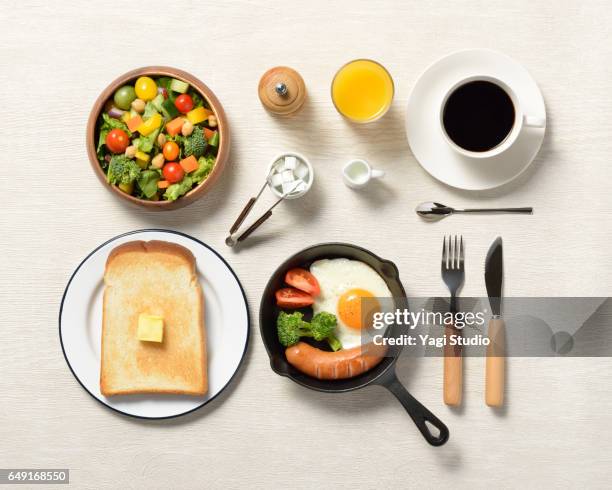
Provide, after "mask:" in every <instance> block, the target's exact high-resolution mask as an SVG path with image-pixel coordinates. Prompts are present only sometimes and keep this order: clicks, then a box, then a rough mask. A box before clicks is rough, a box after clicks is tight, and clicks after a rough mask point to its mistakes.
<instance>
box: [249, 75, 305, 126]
mask: <svg viewBox="0 0 612 490" xmlns="http://www.w3.org/2000/svg"><path fill="white" fill-rule="evenodd" d="M258 93H259V99H260V100H261V103H262V104H263V106H264V107H265V108H266V109H267V110H268V111H270V112H272V113H273V114H278V115H280V116H290V115H293V114H295V113H297V112H298V111H299V110H300V109H301V108H302V106H303V105H304V100H306V85H304V79H303V78H302V77H301V76H300V74H299V73H298V72H297V71H295V70H294V69H292V68H289V67H288V66H276V67H274V68H270V69H269V70H268V71H267V72H265V73H264V74H263V76H262V77H261V80H259V87H258Z"/></svg>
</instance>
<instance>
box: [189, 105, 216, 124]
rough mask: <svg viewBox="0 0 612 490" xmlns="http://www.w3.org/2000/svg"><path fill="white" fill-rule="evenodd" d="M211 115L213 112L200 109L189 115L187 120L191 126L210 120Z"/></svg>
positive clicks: (190, 112) (192, 111)
mask: <svg viewBox="0 0 612 490" xmlns="http://www.w3.org/2000/svg"><path fill="white" fill-rule="evenodd" d="M211 114H212V112H211V111H209V110H208V109H205V108H204V107H198V108H196V109H193V110H191V111H189V112H188V113H187V119H188V120H189V122H190V123H191V124H199V123H201V122H202V121H205V120H206V119H208V116H210V115H211Z"/></svg>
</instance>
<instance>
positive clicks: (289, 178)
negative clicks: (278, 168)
mask: <svg viewBox="0 0 612 490" xmlns="http://www.w3.org/2000/svg"><path fill="white" fill-rule="evenodd" d="M281 175H282V177H283V182H293V181H294V180H295V177H294V176H293V171H291V170H283V171H282V172H281Z"/></svg>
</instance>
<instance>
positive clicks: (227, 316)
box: [59, 230, 249, 419]
mask: <svg viewBox="0 0 612 490" xmlns="http://www.w3.org/2000/svg"><path fill="white" fill-rule="evenodd" d="M132 240H145V241H148V240H165V241H168V242H173V243H178V244H179V245H183V246H184V247H187V248H188V249H189V250H191V252H192V253H193V255H194V256H195V258H196V262H197V271H198V276H199V279H200V284H201V285H202V289H203V291H204V301H205V308H204V311H205V314H204V316H205V325H206V344H207V351H208V393H206V395H204V396H180V395H126V396H113V397H105V396H104V395H102V393H100V339H101V337H102V296H103V293H104V283H103V275H104V267H105V264H106V259H107V257H108V254H109V252H110V251H111V250H112V249H114V248H115V247H116V246H117V245H119V244H121V243H125V242H129V241H132ZM59 320H60V341H61V344H62V350H63V351H64V357H65V358H66V362H67V363H68V366H69V367H70V370H71V371H72V374H74V377H75V378H76V379H77V380H78V382H79V383H80V384H81V386H83V388H85V390H86V391H87V392H88V393H89V394H90V395H91V396H93V397H94V398H95V399H97V400H98V401H99V402H100V403H102V404H103V405H106V406H107V407H109V408H112V409H113V410H116V411H117V412H120V413H123V414H125V415H131V416H133V417H139V418H146V419H162V418H170V417H177V416H179V415H184V414H186V413H189V412H192V411H194V410H197V409H198V408H200V407H203V406H204V405H206V404H207V403H208V402H210V401H211V400H212V399H214V398H215V397H216V396H217V395H218V394H219V393H221V392H222V391H223V390H224V389H225V387H226V386H227V385H228V384H229V383H230V382H231V380H232V379H233V378H234V375H235V374H236V372H237V371H238V369H239V367H240V365H241V363H242V359H243V358H244V354H245V352H246V347H247V342H248V338H249V311H248V307H247V302H246V297H245V295H244V291H243V289H242V286H241V285H240V282H239V281H238V278H237V277H236V274H235V273H234V271H232V269H231V268H230V266H229V265H228V263H227V262H225V260H223V258H222V257H221V256H220V255H219V254H218V253H217V252H215V251H214V250H213V249H212V248H210V247H209V246H208V245H206V244H205V243H203V242H201V241H199V240H197V239H195V238H193V237H191V236H189V235H185V234H183V233H180V232H177V231H170V230H138V231H133V232H130V233H126V234H124V235H119V236H117V237H115V238H112V239H111V240H109V241H107V242H105V243H103V244H101V245H100V246H99V247H98V248H96V249H95V250H94V251H93V252H91V253H90V254H89V255H88V256H87V257H86V258H85V259H84V260H83V262H81V264H80V265H79V266H78V267H77V268H76V270H75V271H74V273H73V275H72V277H71V278H70V281H69V282H68V285H67V286H66V291H65V292H64V297H63V298H62V304H61V307H60V318H59Z"/></svg>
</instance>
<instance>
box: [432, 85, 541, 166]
mask: <svg viewBox="0 0 612 490" xmlns="http://www.w3.org/2000/svg"><path fill="white" fill-rule="evenodd" d="M478 81H485V82H491V83H494V84H495V85H497V86H499V87H500V88H501V89H503V90H504V92H506V94H508V97H510V100H511V101H512V105H513V106H514V124H513V125H512V129H511V130H510V132H509V133H508V134H507V135H506V137H505V138H504V140H503V141H502V142H501V143H499V144H498V145H497V146H495V147H493V148H491V149H490V150H487V151H470V150H466V149H465V148H462V147H461V146H459V145H457V144H456V143H455V142H454V141H453V140H452V139H451V138H450V136H448V134H447V132H446V129H445V128H444V108H445V106H446V102H447V101H448V98H449V97H450V96H451V94H452V93H453V92H454V91H455V90H457V89H458V88H459V87H461V86H463V85H465V84H467V83H470V82H478ZM439 120H440V130H441V131H442V134H443V135H444V138H445V140H446V142H447V143H448V145H449V146H450V147H451V148H452V149H453V150H454V151H456V152H457V153H459V154H460V155H463V156H466V157H469V158H480V159H484V158H491V157H494V156H496V155H499V154H501V153H503V152H504V151H506V150H507V149H508V148H510V147H511V146H512V145H513V144H514V143H515V142H516V139H517V138H518V136H519V134H521V131H522V130H523V128H525V127H530V128H544V127H545V126H546V120H545V119H544V118H541V117H537V116H531V115H528V114H525V113H524V112H523V110H522V108H521V103H520V101H519V99H518V97H517V96H516V93H515V92H514V90H512V88H510V86H509V85H508V84H507V83H505V82H503V81H502V80H500V79H498V78H495V77H491V76H487V75H478V76H472V77H468V78H464V79H462V80H459V81H458V82H457V83H455V84H453V85H452V86H451V87H450V88H449V89H448V90H447V91H446V93H445V95H444V97H443V98H442V103H441V104H440V114H439Z"/></svg>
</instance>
